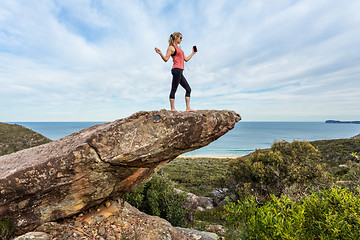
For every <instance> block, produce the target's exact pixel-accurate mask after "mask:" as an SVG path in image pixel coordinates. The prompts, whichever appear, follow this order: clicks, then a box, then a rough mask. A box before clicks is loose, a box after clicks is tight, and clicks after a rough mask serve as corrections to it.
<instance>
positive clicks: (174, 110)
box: [171, 108, 181, 113]
mask: <svg viewBox="0 0 360 240" xmlns="http://www.w3.org/2000/svg"><path fill="white" fill-rule="evenodd" d="M171 111H173V112H177V113H181V112H180V111H178V110H176V109H175V108H174V109H171Z"/></svg>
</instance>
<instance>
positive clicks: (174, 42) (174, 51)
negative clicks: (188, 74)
mask: <svg viewBox="0 0 360 240" xmlns="http://www.w3.org/2000/svg"><path fill="white" fill-rule="evenodd" d="M181 41H182V35H181V33H179V32H174V33H173V34H171V35H170V38H169V47H168V49H167V51H166V55H165V56H164V55H163V54H162V53H161V51H160V49H158V48H155V51H156V52H157V53H158V54H159V55H160V56H161V58H162V59H163V60H164V61H165V62H167V61H168V60H169V58H170V56H171V57H172V58H173V61H174V64H173V67H172V69H171V74H172V75H173V79H172V85H171V91H170V107H171V111H176V109H175V92H176V90H177V88H178V86H179V84H180V85H181V86H182V87H183V88H184V89H185V90H186V93H185V102H186V111H187V112H195V111H196V110H193V109H191V108H190V93H191V88H190V86H189V84H188V82H187V81H186V79H185V77H184V75H183V71H184V60H185V61H186V62H187V61H189V60H190V59H191V58H192V56H194V54H195V53H196V52H195V51H194V49H193V51H192V53H191V54H190V55H189V56H188V57H185V54H184V52H183V51H182V50H181V48H180V47H178V45H179V44H180V43H181Z"/></svg>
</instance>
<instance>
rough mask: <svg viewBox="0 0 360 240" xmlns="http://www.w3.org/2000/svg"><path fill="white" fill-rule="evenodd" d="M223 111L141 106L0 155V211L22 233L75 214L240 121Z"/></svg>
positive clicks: (124, 189)
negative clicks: (119, 116)
mask: <svg viewBox="0 0 360 240" xmlns="http://www.w3.org/2000/svg"><path fill="white" fill-rule="evenodd" d="M240 120H241V117H240V115H239V114H237V113H235V112H233V111H227V110H221V111H217V110H203V111H198V112H195V113H177V112H171V111H166V110H161V111H151V112H138V113H135V114H133V115H132V116H130V117H128V118H124V119H120V120H116V121H114V122H109V123H106V124H102V125H96V126H93V127H90V128H87V129H84V130H82V131H79V132H77V133H74V134H72V135H69V136H67V137H64V138H62V139H59V140H56V141H53V142H50V143H47V144H44V145H41V146H38V147H34V148H30V149H25V150H22V151H19V152H16V153H13V154H9V155H5V156H2V157H0V216H1V218H2V219H3V218H11V219H12V220H13V221H14V223H15V225H16V226H17V229H20V230H19V231H22V232H26V231H28V230H32V229H34V228H35V227H37V226H39V225H41V224H42V223H45V222H51V221H55V220H57V219H62V218H65V217H69V216H73V215H74V214H77V213H80V212H82V211H84V210H86V209H88V208H90V207H92V206H96V205H98V204H100V203H101V202H103V201H104V200H106V199H109V198H111V197H115V196H121V195H123V194H125V193H127V192H129V191H131V190H132V189H134V188H136V187H137V186H139V185H140V184H143V183H145V182H146V181H148V180H149V179H150V178H151V176H152V175H153V174H154V173H155V172H156V171H157V169H159V168H160V167H161V166H162V165H164V164H166V163H167V162H169V161H171V160H173V159H174V158H176V157H177V156H178V155H180V154H182V153H185V152H188V151H191V150H195V149H198V148H201V147H203V146H206V145H208V144H209V143H211V142H213V141H214V140H216V139H217V138H219V137H220V136H222V135H223V134H225V133H226V132H228V131H229V130H230V129H232V128H233V127H234V125H235V123H236V122H238V121H240Z"/></svg>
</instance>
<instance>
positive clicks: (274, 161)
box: [231, 140, 325, 202]
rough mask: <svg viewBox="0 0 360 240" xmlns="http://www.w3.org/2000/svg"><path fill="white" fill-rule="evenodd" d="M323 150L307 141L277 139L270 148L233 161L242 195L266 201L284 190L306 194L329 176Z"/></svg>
mask: <svg viewBox="0 0 360 240" xmlns="http://www.w3.org/2000/svg"><path fill="white" fill-rule="evenodd" d="M324 168H325V166H324V164H320V153H319V152H318V151H317V149H316V148H315V147H314V146H312V145H311V144H310V143H308V142H306V141H296V140H294V141H293V142H292V143H289V142H286V141H280V142H275V143H274V144H273V145H272V147H271V149H270V150H268V151H264V150H256V151H255V152H254V153H252V154H251V155H250V157H248V158H239V159H237V160H236V161H233V162H232V163H231V172H232V176H233V178H234V180H235V182H236V183H237V187H238V189H237V190H238V198H239V199H241V198H244V197H248V195H249V194H251V195H254V196H256V197H257V198H256V199H257V200H258V201H260V202H264V201H266V200H268V199H269V197H270V195H271V194H273V195H275V196H280V195H281V194H283V193H287V194H291V195H292V196H294V197H297V196H303V195H305V194H306V193H309V192H310V190H313V188H314V187H315V188H317V187H319V186H321V184H319V183H320V181H323V180H324V179H325V178H324V177H325V174H324V173H325V172H324V171H323V169H324Z"/></svg>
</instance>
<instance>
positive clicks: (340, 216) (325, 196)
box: [225, 187, 360, 239]
mask: <svg viewBox="0 0 360 240" xmlns="http://www.w3.org/2000/svg"><path fill="white" fill-rule="evenodd" d="M225 209H226V212H227V218H226V219H227V222H228V223H229V225H230V226H233V227H235V228H237V229H239V230H240V232H241V233H242V237H243V238H244V239H359V238H360V197H359V194H358V192H357V193H352V192H350V191H349V189H346V188H338V187H337V188H332V189H330V190H323V191H320V192H318V193H313V194H312V195H310V196H307V197H304V198H302V201H295V200H291V199H290V198H289V197H287V196H282V197H280V198H278V197H275V196H274V195H272V196H271V200H270V201H269V202H267V203H266V204H264V205H263V206H259V205H258V204H257V203H256V200H255V197H254V196H251V197H249V198H247V199H246V200H245V201H243V202H241V201H238V202H237V204H235V203H228V204H227V205H226V207H225Z"/></svg>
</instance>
